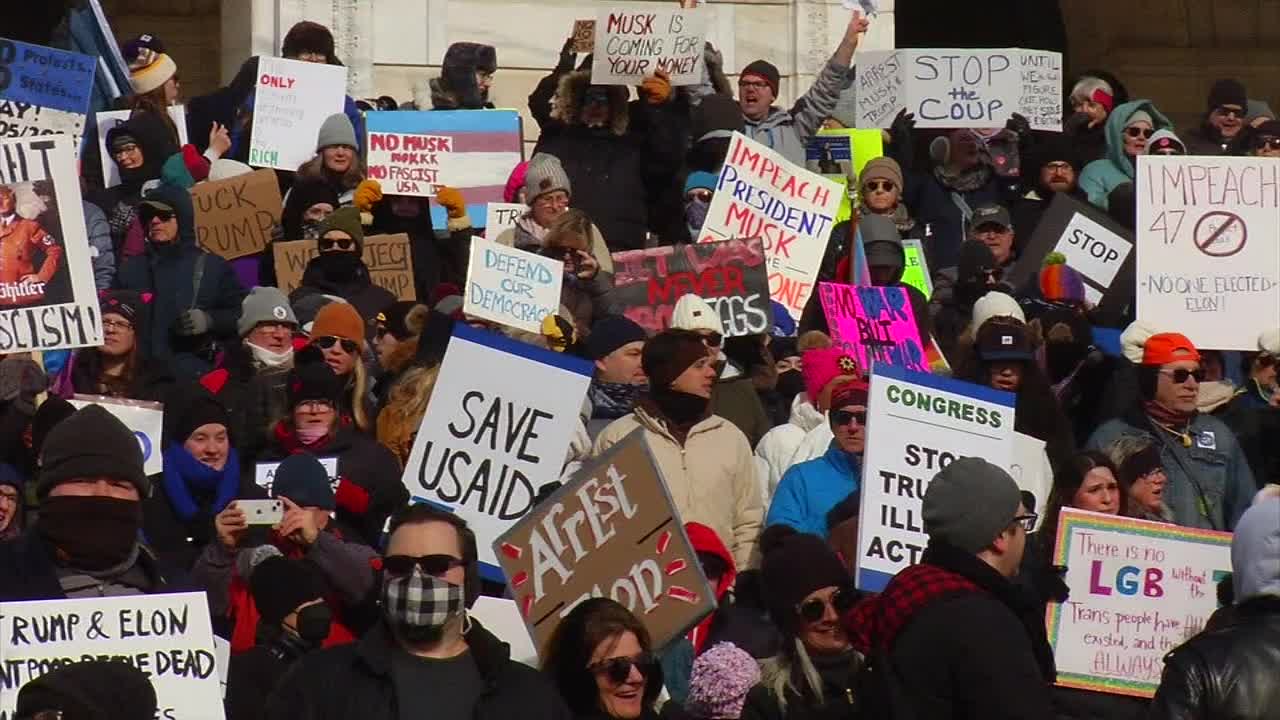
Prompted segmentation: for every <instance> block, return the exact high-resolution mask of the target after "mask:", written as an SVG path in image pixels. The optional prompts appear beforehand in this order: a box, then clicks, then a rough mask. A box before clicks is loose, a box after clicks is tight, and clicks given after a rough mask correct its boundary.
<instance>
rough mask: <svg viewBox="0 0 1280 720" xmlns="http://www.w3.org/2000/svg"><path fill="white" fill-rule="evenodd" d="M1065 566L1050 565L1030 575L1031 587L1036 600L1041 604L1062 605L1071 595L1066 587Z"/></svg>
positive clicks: (1069, 589)
mask: <svg viewBox="0 0 1280 720" xmlns="http://www.w3.org/2000/svg"><path fill="white" fill-rule="evenodd" d="M1066 576H1067V566H1065V565H1052V566H1050V567H1048V568H1045V569H1042V570H1039V571H1036V572H1032V573H1031V585H1032V587H1034V588H1035V593H1036V599H1037V600H1039V601H1042V602H1054V603H1064V602H1066V601H1067V597H1068V596H1070V594H1071V588H1069V587H1067V581H1066V580H1065V578H1066Z"/></svg>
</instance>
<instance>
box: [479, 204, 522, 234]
mask: <svg viewBox="0 0 1280 720" xmlns="http://www.w3.org/2000/svg"><path fill="white" fill-rule="evenodd" d="M527 212H529V206H528V205H525V204H524V203H489V204H488V206H487V207H486V208H485V214H484V235H485V237H487V238H489V239H490V240H497V239H498V235H500V234H502V231H503V230H506V229H507V228H513V227H515V226H516V220H519V219H520V216H522V215H524V214H525V213H527Z"/></svg>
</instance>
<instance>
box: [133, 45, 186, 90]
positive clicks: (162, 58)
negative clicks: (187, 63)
mask: <svg viewBox="0 0 1280 720" xmlns="http://www.w3.org/2000/svg"><path fill="white" fill-rule="evenodd" d="M177 74H178V64H177V63H175V62H174V61H173V58H171V57H169V56H168V55H166V54H164V53H161V52H156V51H155V50H152V49H151V48H145V47H144V48H142V49H141V50H140V51H139V52H138V57H137V58H135V59H134V61H133V62H131V63H129V84H130V85H132V86H133V92H134V94H136V95H145V94H147V93H149V92H151V91H152V90H155V89H156V88H158V87H160V86H161V85H164V84H165V83H166V82H168V81H169V78H171V77H173V76H174V75H177Z"/></svg>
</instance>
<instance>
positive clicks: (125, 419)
mask: <svg viewBox="0 0 1280 720" xmlns="http://www.w3.org/2000/svg"><path fill="white" fill-rule="evenodd" d="M69 402H70V403H71V404H72V405H74V406H75V407H76V409H77V410H79V409H80V408H83V407H85V406H86V405H101V406H102V409H103V410H106V411H107V412H109V413H111V414H112V415H115V416H116V419H117V420H119V421H120V422H122V423H124V426H125V427H127V428H129V430H130V431H132V432H133V435H134V437H136V438H138V448H139V449H140V450H142V472H144V473H146V474H147V475H154V474H156V473H158V472H161V471H163V470H164V405H162V404H161V403H158V402H146V401H143V400H127V399H125V398H112V397H103V396H101V395H81V394H79V393H76V394H75V395H74V396H73V397H72V398H71V400H70V401H69Z"/></svg>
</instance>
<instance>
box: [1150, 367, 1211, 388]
mask: <svg viewBox="0 0 1280 720" xmlns="http://www.w3.org/2000/svg"><path fill="white" fill-rule="evenodd" d="M1160 374H1161V375H1168V376H1169V377H1170V378H1173V384H1174V385H1181V384H1182V383H1184V382H1186V381H1187V378H1195V379H1196V382H1198V383H1202V382H1204V370H1188V369H1186V368H1178V369H1177V370H1161V371H1160Z"/></svg>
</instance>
